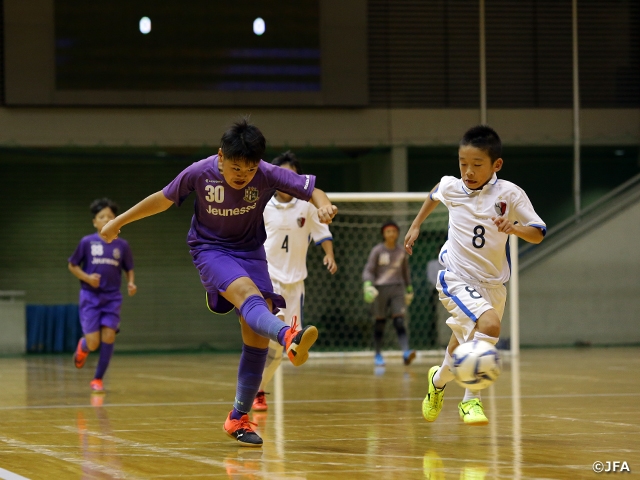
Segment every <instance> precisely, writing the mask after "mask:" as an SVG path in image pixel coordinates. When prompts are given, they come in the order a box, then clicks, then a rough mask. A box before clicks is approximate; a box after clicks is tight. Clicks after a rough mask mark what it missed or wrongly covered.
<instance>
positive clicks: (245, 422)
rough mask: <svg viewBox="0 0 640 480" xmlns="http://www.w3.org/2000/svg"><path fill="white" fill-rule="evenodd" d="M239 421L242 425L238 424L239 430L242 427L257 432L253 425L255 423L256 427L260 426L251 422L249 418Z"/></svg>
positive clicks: (247, 430)
mask: <svg viewBox="0 0 640 480" xmlns="http://www.w3.org/2000/svg"><path fill="white" fill-rule="evenodd" d="M238 422H239V423H240V425H238V428H237V430H239V429H241V428H242V429H244V431H245V432H252V433H255V432H254V430H253V427H252V426H251V425H254V426H256V427H257V426H258V424H257V423H253V422H250V421H249V419H247V420H238Z"/></svg>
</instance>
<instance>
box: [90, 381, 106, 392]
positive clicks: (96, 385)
mask: <svg viewBox="0 0 640 480" xmlns="http://www.w3.org/2000/svg"><path fill="white" fill-rule="evenodd" d="M90 385H91V390H93V391H94V392H104V385H102V379H100V378H94V379H93V380H91V383H90Z"/></svg>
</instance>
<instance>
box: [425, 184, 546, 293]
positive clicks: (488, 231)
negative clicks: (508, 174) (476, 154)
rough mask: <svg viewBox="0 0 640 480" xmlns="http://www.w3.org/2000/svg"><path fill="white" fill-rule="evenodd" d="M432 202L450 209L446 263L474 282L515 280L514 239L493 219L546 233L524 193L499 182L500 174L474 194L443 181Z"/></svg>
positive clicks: (442, 258) (442, 256)
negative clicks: (510, 241)
mask: <svg viewBox="0 0 640 480" xmlns="http://www.w3.org/2000/svg"><path fill="white" fill-rule="evenodd" d="M431 198H432V199H433V200H439V201H441V202H443V203H444V204H445V205H446V206H447V208H448V209H449V232H448V236H447V241H446V243H445V244H444V245H443V246H442V249H441V250H440V255H439V260H440V263H442V264H443V265H444V266H445V267H446V268H447V270H449V271H451V272H453V273H455V274H456V275H458V276H459V277H461V278H463V279H466V280H468V281H469V282H470V283H474V282H475V283H476V284H489V285H499V284H503V283H505V282H506V281H508V280H509V276H510V274H511V261H510V258H509V249H508V245H507V241H508V235H507V234H506V233H502V232H499V231H498V227H496V226H495V225H494V223H493V221H492V220H491V218H492V217H498V216H500V215H506V216H507V218H509V220H511V221H512V222H516V221H517V222H518V224H519V225H524V226H533V227H538V228H541V229H542V230H543V233H546V228H547V227H546V225H545V223H544V222H543V221H542V220H541V219H540V217H539V216H538V214H537V213H536V212H535V210H534V209H533V206H532V205H531V201H530V200H529V197H527V194H526V193H524V190H522V189H521V188H520V187H518V186H517V185H515V184H513V183H511V182H508V181H506V180H499V179H498V177H497V176H496V174H495V173H494V174H493V177H492V178H491V180H489V183H487V184H486V185H485V186H484V187H483V188H482V189H481V190H469V189H468V188H467V186H466V185H465V184H464V182H463V181H462V180H461V179H459V178H456V177H449V176H446V177H442V180H441V181H440V184H439V185H438V189H437V190H436V191H435V192H433V193H432V194H431Z"/></svg>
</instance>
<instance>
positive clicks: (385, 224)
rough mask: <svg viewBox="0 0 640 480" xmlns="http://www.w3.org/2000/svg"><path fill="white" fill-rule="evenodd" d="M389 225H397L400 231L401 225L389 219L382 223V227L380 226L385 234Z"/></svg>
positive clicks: (381, 231)
mask: <svg viewBox="0 0 640 480" xmlns="http://www.w3.org/2000/svg"><path fill="white" fill-rule="evenodd" d="M387 227H395V228H396V230H398V233H399V232H400V227H398V224H397V223H396V222H394V221H393V220H387V221H386V222H384V223H383V224H382V227H381V228H380V233H381V234H384V229H385V228H387Z"/></svg>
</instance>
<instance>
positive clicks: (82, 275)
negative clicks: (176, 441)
mask: <svg viewBox="0 0 640 480" xmlns="http://www.w3.org/2000/svg"><path fill="white" fill-rule="evenodd" d="M89 209H90V210H91V213H92V214H93V226H94V227H95V229H96V230H97V231H96V233H94V234H92V235H87V236H86V237H83V238H82V240H80V243H79V244H78V246H77V247H76V250H75V252H73V255H71V257H69V271H70V272H71V273H72V274H73V275H75V276H76V277H77V278H78V280H80V301H79V307H80V325H81V326H82V333H83V334H84V336H83V337H82V338H81V339H80V341H79V342H78V346H77V348H76V352H75V353H74V355H73V361H74V363H75V365H76V368H82V367H83V366H84V364H85V362H86V361H87V357H88V356H89V352H93V351H94V350H97V349H98V347H100V358H99V360H98V366H97V368H96V373H95V377H94V379H93V380H92V381H91V389H92V390H93V391H95V392H102V391H104V385H103V383H102V378H103V377H104V374H105V372H106V371H107V368H108V367H109V362H110V361H111V356H112V355H113V344H114V342H115V340H116V333H117V332H118V331H119V330H120V306H121V305H122V294H121V293H120V284H121V281H122V275H121V272H122V270H124V271H125V273H126V275H127V290H128V292H129V296H130V297H131V296H133V295H135V294H136V292H137V291H138V288H137V287H136V284H135V283H134V279H135V275H134V272H133V255H132V254H131V248H129V244H128V243H127V241H126V240H124V239H122V238H119V239H117V240H116V241H114V242H111V243H107V242H105V241H104V240H103V239H102V238H100V235H99V233H100V231H101V230H102V227H104V226H105V225H106V224H107V222H109V221H111V220H113V219H114V218H115V216H116V215H117V213H118V206H117V205H116V204H115V203H113V202H112V201H111V200H109V199H108V198H100V199H97V200H94V201H93V202H92V203H91V206H90V207H89Z"/></svg>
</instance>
